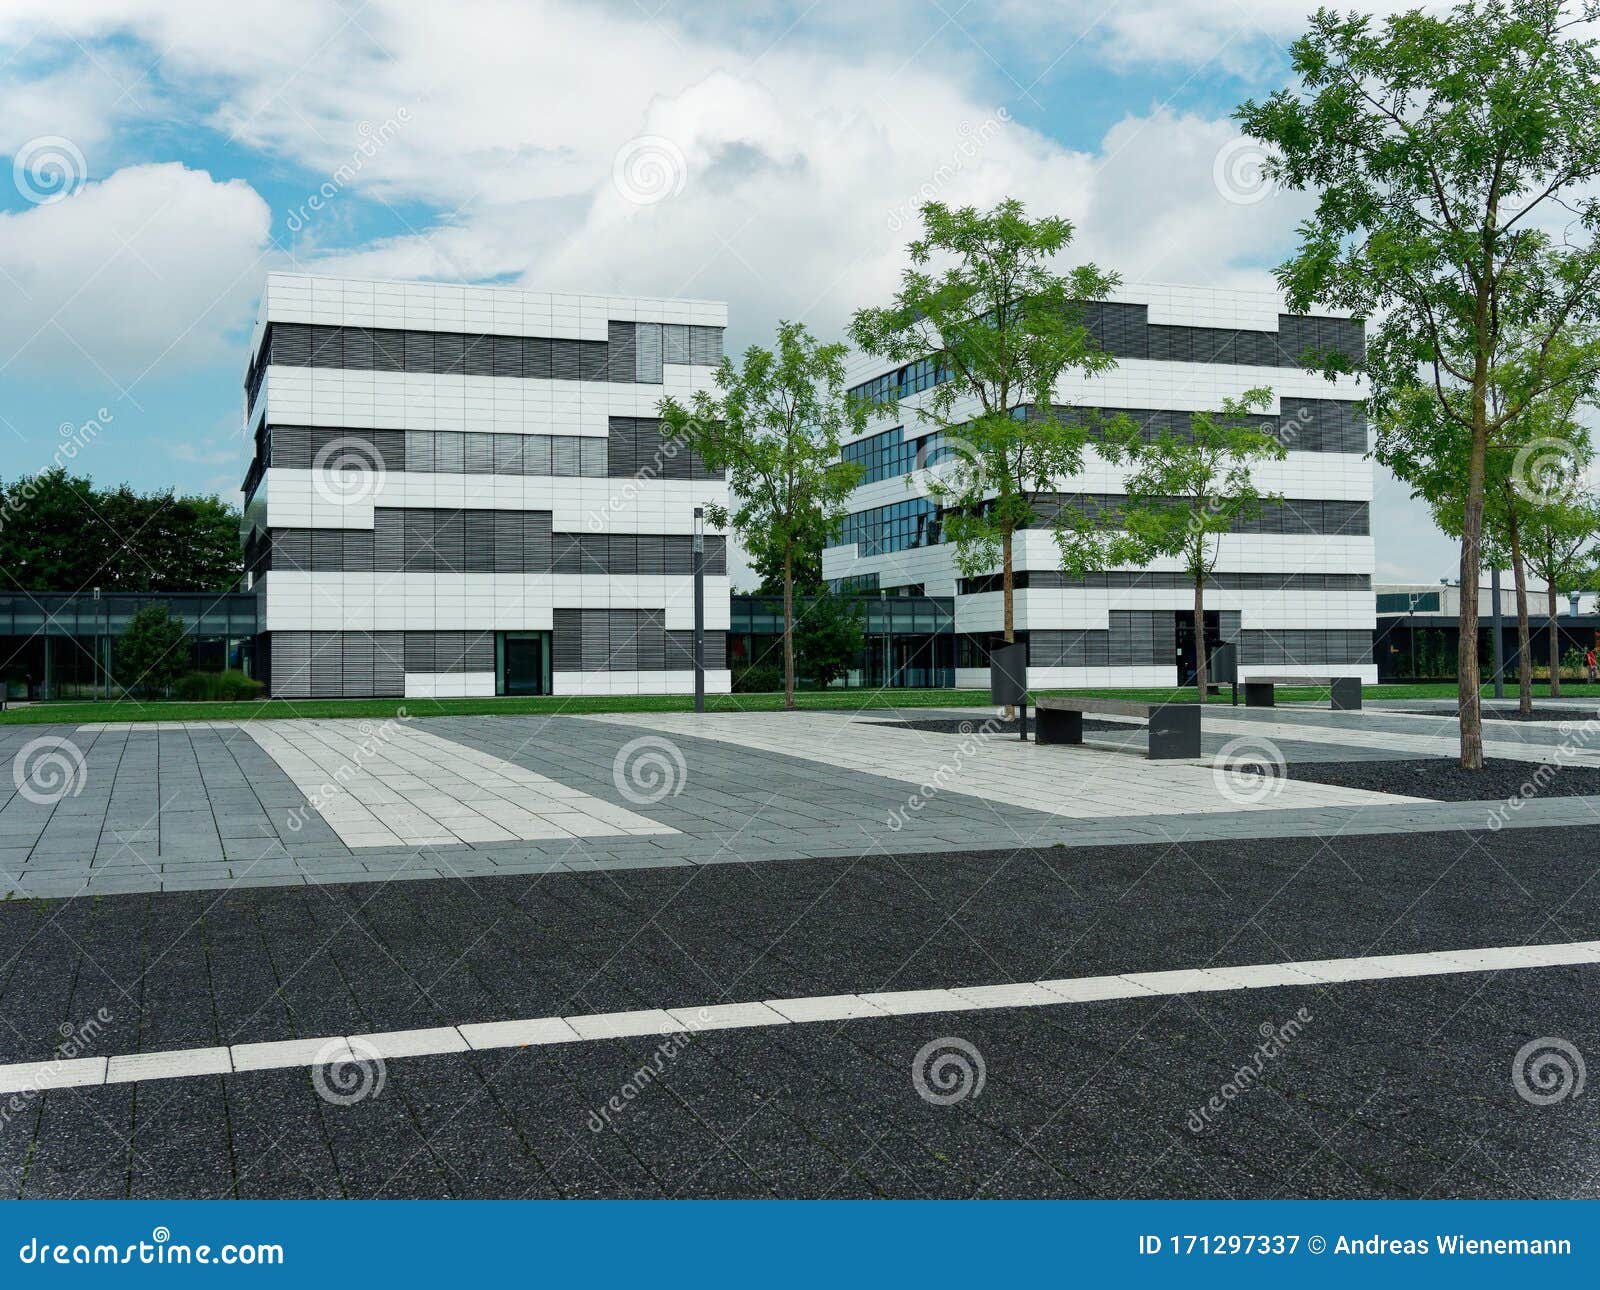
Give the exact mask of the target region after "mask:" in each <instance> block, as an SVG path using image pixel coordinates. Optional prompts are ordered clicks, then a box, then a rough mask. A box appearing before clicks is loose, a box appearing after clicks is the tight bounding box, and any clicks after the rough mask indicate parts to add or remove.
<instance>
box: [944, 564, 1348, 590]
mask: <svg viewBox="0 0 1600 1290" xmlns="http://www.w3.org/2000/svg"><path fill="white" fill-rule="evenodd" d="M958 585H959V591H960V594H961V595H963V596H977V595H982V594H983V593H985V592H991V591H1000V590H1002V589H1003V575H1001V574H998V573H986V574H983V575H982V576H980V577H977V578H962V579H961V580H960V582H959V584H958ZM1192 586H1194V582H1193V580H1192V579H1191V578H1190V577H1189V575H1188V574H1186V573H1173V572H1170V571H1161V572H1150V571H1147V570H1137V569H1135V570H1126V571H1108V572H1104V573H1090V574H1085V575H1084V576H1083V577H1081V578H1075V577H1073V576H1072V575H1070V574H1067V573H1064V572H1062V571H1061V570H1060V569H1019V570H1017V571H1016V572H1015V573H1013V574H1012V588H1013V589H1014V590H1016V591H1026V590H1028V589H1029V588H1030V587H1031V588H1032V589H1033V590H1035V591H1059V590H1063V589H1069V588H1070V589H1073V590H1076V589H1078V588H1086V589H1091V590H1100V589H1104V590H1111V591H1182V590H1187V589H1189V588H1190V587H1192ZM1206 586H1207V588H1209V589H1211V590H1215V591H1370V590H1371V589H1372V578H1371V576H1370V575H1369V574H1365V573H1213V574H1211V575H1210V576H1209V577H1207V578H1206Z"/></svg>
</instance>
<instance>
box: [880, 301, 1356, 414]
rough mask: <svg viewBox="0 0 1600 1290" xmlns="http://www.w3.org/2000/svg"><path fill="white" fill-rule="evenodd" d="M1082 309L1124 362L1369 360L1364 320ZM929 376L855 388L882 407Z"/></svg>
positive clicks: (1294, 364) (1115, 306) (920, 370)
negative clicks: (1253, 320)
mask: <svg viewBox="0 0 1600 1290" xmlns="http://www.w3.org/2000/svg"><path fill="white" fill-rule="evenodd" d="M1074 310H1075V313H1076V314H1077V316H1078V318H1079V319H1081V321H1082V322H1083V324H1084V326H1085V327H1086V328H1087V329H1088V331H1089V334H1090V335H1091V336H1092V337H1093V338H1094V339H1095V341H1096V342H1097V343H1098V344H1099V346H1100V348H1101V349H1102V350H1104V351H1105V352H1106V353H1108V354H1111V355H1113V356H1115V357H1117V358H1134V359H1140V358H1142V359H1159V360H1162V361H1165V362H1171V363H1228V364H1234V365H1242V366H1246V367H1289V368H1297V369H1299V370H1302V371H1304V370H1306V369H1307V368H1309V367H1316V366H1321V360H1322V359H1323V358H1324V357H1325V356H1326V355H1328V354H1330V353H1337V354H1341V355H1343V356H1345V357H1346V358H1348V359H1350V360H1351V361H1353V362H1355V363H1360V362H1362V361H1363V359H1364V358H1365V356H1366V331H1365V328H1364V326H1363V324H1362V322H1361V320H1360V319H1356V318H1322V317H1305V316H1302V315H1299V314H1279V315H1278V329H1277V330H1276V331H1255V330H1251V329H1249V328H1232V327H1186V326H1174V325H1171V324H1166V323H1152V322H1151V321H1150V309H1149V306H1148V305H1138V304H1122V303H1117V302H1111V301H1093V302H1089V303H1086V304H1079V305H1077V306H1075V307H1074ZM929 379H930V375H929V373H928V372H927V370H926V369H925V367H924V365H923V364H922V363H912V364H908V365H907V366H906V367H903V368H900V369H898V370H897V371H894V372H889V373H885V374H883V375H880V376H876V377H873V378H872V380H870V381H864V382H862V383H861V384H860V385H856V386H853V387H851V393H852V394H859V395H860V396H861V397H864V398H868V399H871V400H873V401H874V402H886V401H890V400H895V401H898V400H899V399H902V398H905V397H906V396H907V395H908V394H911V393H915V392H916V391H917V390H918V389H926V388H927V385H928V382H929Z"/></svg>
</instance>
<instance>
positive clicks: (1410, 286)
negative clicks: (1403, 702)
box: [1237, 0, 1600, 769]
mask: <svg viewBox="0 0 1600 1290" xmlns="http://www.w3.org/2000/svg"><path fill="white" fill-rule="evenodd" d="M1594 15H1595V9H1594V6H1593V5H1592V4H1591V3H1585V4H1584V5H1583V6H1582V8H1581V9H1577V10H1572V11H1569V9H1568V8H1567V6H1565V5H1563V4H1562V3H1561V0H1487V2H1485V3H1477V2H1476V0H1468V2H1467V3H1463V4H1460V5H1458V6H1456V7H1455V8H1453V9H1451V10H1449V11H1448V12H1446V13H1429V12H1424V11H1422V10H1413V11H1410V12H1407V13H1401V14H1395V15H1393V16H1390V17H1388V18H1385V19H1384V20H1382V21H1381V22H1379V21H1378V20H1376V19H1374V18H1372V17H1370V16H1366V15H1360V14H1350V15H1343V16H1342V15H1340V14H1338V13H1336V12H1334V11H1332V10H1330V9H1321V10H1319V11H1318V12H1317V13H1316V14H1315V15H1314V16H1313V17H1312V18H1311V22H1310V27H1309V29H1308V30H1307V32H1306V34H1305V35H1304V36H1302V37H1301V38H1300V39H1299V40H1297V41H1296V42H1295V43H1294V45H1293V46H1292V48H1291V58H1292V62H1293V67H1294V71H1295V73H1296V75H1297V76H1298V78H1299V81H1300V84H1299V86H1298V87H1297V88H1293V89H1283V90H1279V91H1278V92H1276V93H1274V94H1273V95H1272V96H1271V97H1270V98H1268V99H1266V100H1265V101H1263V102H1256V101H1253V100H1252V101H1249V102H1246V103H1245V104H1243V105H1242V106H1241V107H1240V108H1239V110H1238V113H1237V115H1238V118H1239V119H1240V121H1241V122H1242V123H1243V125H1244V129H1245V130H1246V132H1247V133H1249V134H1251V135H1253V136H1255V137H1256V138H1258V139H1260V140H1262V141H1264V142H1265V143H1266V144H1267V147H1268V152H1269V155H1268V159H1267V161H1266V163H1265V165H1264V167H1263V171H1264V173H1265V174H1266V176H1267V177H1268V178H1270V179H1272V180H1274V181H1275V182H1277V183H1278V184H1279V185H1281V186H1283V187H1286V188H1288V189H1291V190H1302V189H1306V190H1311V191H1314V192H1315V193H1316V194H1317V206H1316V212H1315V214H1314V215H1313V216H1312V217H1311V218H1310V219H1308V220H1306V221H1305V222H1304V223H1302V224H1301V226H1300V229H1299V246H1298V248H1297V250H1296V252H1295V253H1294V255H1293V256H1292V257H1291V258H1290V259H1289V260H1288V261H1287V262H1286V263H1285V264H1283V265H1282V266H1280V268H1279V269H1278V279H1279V281H1280V283H1281V285H1282V287H1283V289H1284V291H1285V294H1286V295H1287V297H1288V301H1289V305H1290V308H1292V309H1294V310H1296V311H1300V312H1304V311H1306V310H1307V309H1308V308H1310V307H1311V306H1312V305H1313V304H1321V305H1325V306H1328V305H1331V306H1334V307H1340V308H1344V309H1348V310H1350V311H1351V312H1353V313H1355V314H1357V315H1358V316H1362V317H1365V318H1368V319H1370V320H1372V322H1371V330H1370V333H1369V337H1368V343H1367V347H1366V353H1365V358H1364V360H1363V361H1362V362H1361V363H1360V364H1359V366H1360V370H1361V371H1362V372H1363V374H1364V375H1365V376H1366V378H1367V383H1368V400H1367V401H1368V408H1369V413H1370V419H1371V420H1372V422H1373V423H1374V424H1375V425H1376V426H1377V428H1378V435H1377V455H1378V458H1379V460H1381V461H1386V462H1391V463H1393V464H1394V465H1395V468H1396V470H1397V472H1400V471H1404V470H1405V469H1407V466H1406V464H1405V463H1406V454H1405V453H1404V452H1402V451H1400V443H1399V441H1397V439H1396V438H1395V437H1394V436H1395V435H1396V434H1397V433H1399V434H1401V435H1403V434H1404V432H1405V429H1406V427H1407V425H1408V422H1407V420H1406V418H1404V417H1403V416H1400V415H1397V413H1398V411H1399V405H1400V404H1401V403H1404V402H1412V403H1413V404H1414V403H1415V400H1416V397H1417V393H1418V391H1419V388H1420V389H1421V390H1422V391H1424V392H1426V393H1427V394H1428V395H1429V396H1431V397H1432V398H1433V400H1434V401H1435V403H1436V405H1437V411H1438V425H1439V428H1440V430H1441V431H1442V432H1443V433H1444V434H1445V436H1446V437H1447V438H1448V439H1449V440H1453V441H1459V445H1460V456H1461V458H1462V459H1463V460H1464V461H1465V463H1466V474H1465V480H1466V483H1465V489H1464V493H1463V509H1462V526H1461V527H1462V534H1461V571H1460V572H1461V631H1460V642H1461V643H1460V657H1459V660H1458V667H1457V678H1458V704H1459V708H1460V721H1461V762H1462V765H1463V766H1465V767H1467V768H1469V769H1476V768H1479V767H1481V766H1482V764H1483V735H1482V723H1481V707H1480V700H1479V679H1478V661H1477V650H1478V631H1477V622H1478V575H1479V564H1480V551H1479V547H1480V542H1481V538H1482V528H1483V506H1484V469H1485V454H1486V452H1487V450H1488V446H1489V442H1490V440H1491V438H1492V437H1493V436H1494V435H1495V434H1496V433H1497V431H1498V430H1499V429H1500V428H1501V427H1502V426H1503V425H1504V424H1506V423H1507V422H1509V421H1512V420H1514V419H1515V418H1516V417H1518V416H1520V415H1521V413H1522V412H1523V410H1524V409H1525V407H1526V406H1527V404H1528V402H1530V401H1531V400H1533V399H1535V398H1537V397H1539V396H1540V395H1541V394H1543V393H1545V392H1547V391H1549V390H1551V389H1554V388H1556V387H1558V386H1559V385H1561V384H1562V383H1564V382H1565V381H1567V380H1571V379H1574V377H1575V376H1577V375H1579V374H1577V373H1574V372H1573V370H1572V369H1571V368H1570V367H1569V366H1568V365H1567V363H1566V361H1565V358H1566V353H1565V351H1563V350H1562V349H1561V348H1560V347H1559V346H1558V345H1556V344H1555V342H1556V340H1557V339H1558V338H1559V337H1560V336H1561V335H1562V334H1563V333H1564V332H1565V331H1566V330H1568V329H1569V328H1571V327H1574V326H1579V325H1583V324H1584V323H1585V322H1586V321H1587V320H1589V319H1592V318H1593V317H1594V316H1595V312H1596V308H1597V305H1600V293H1597V292H1596V286H1597V285H1600V250H1597V248H1596V241H1595V236H1594V234H1595V231H1596V227H1597V225H1600V199H1597V198H1596V196H1595V194H1594V189H1593V185H1592V183H1591V181H1592V180H1593V179H1594V178H1595V177H1596V176H1597V175H1600V60H1597V58H1596V53H1595V42H1594V41H1593V40H1592V39H1590V38H1589V37H1587V36H1586V35H1582V34H1578V33H1576V32H1575V31H1574V28H1575V27H1577V26H1579V25H1580V24H1582V23H1583V22H1584V21H1586V20H1587V19H1589V18H1592V17H1593V16H1594ZM1307 362H1308V363H1313V364H1317V365H1320V366H1322V367H1323V368H1324V369H1325V370H1327V371H1330V372H1332V371H1337V370H1345V369H1348V367H1349V366H1350V364H1349V363H1348V362H1346V361H1345V360H1343V359H1342V358H1341V357H1340V356H1338V355H1333V354H1327V355H1308V356H1307ZM1513 363H1515V364H1520V370H1519V371H1517V372H1515V373H1511V372H1506V373H1501V372H1500V370H1499V369H1501V368H1503V367H1506V366H1507V365H1509V364H1513ZM1419 374H1420V386H1419ZM1513 378H1514V379H1513ZM1496 383H1498V384H1499V385H1500V386H1501V388H1502V389H1503V390H1504V391H1505V393H1506V396H1507V397H1506V398H1505V400H1504V402H1503V403H1502V405H1501V407H1500V408H1499V410H1498V411H1491V409H1490V407H1489V389H1490V386H1491V385H1492V384H1496ZM1461 391H1465V397H1461V396H1460V392H1461ZM1427 451H1430V452H1431V451H1432V450H1431V449H1429V450H1427ZM1448 451H1450V452H1454V451H1455V449H1454V448H1453V447H1452V448H1450V449H1448Z"/></svg>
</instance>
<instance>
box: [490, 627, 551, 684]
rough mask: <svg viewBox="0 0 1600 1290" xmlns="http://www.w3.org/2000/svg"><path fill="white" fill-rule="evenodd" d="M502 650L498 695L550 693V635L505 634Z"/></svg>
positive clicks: (501, 642) (536, 633)
mask: <svg viewBox="0 0 1600 1290" xmlns="http://www.w3.org/2000/svg"><path fill="white" fill-rule="evenodd" d="M499 646H500V648H499V654H500V659H499V662H500V669H499V673H500V674H499V676H498V678H497V680H498V681H499V685H498V687H497V689H498V692H499V693H501V694H549V693H550V651H549V633H548V632H502V633H501V635H500V640H499Z"/></svg>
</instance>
